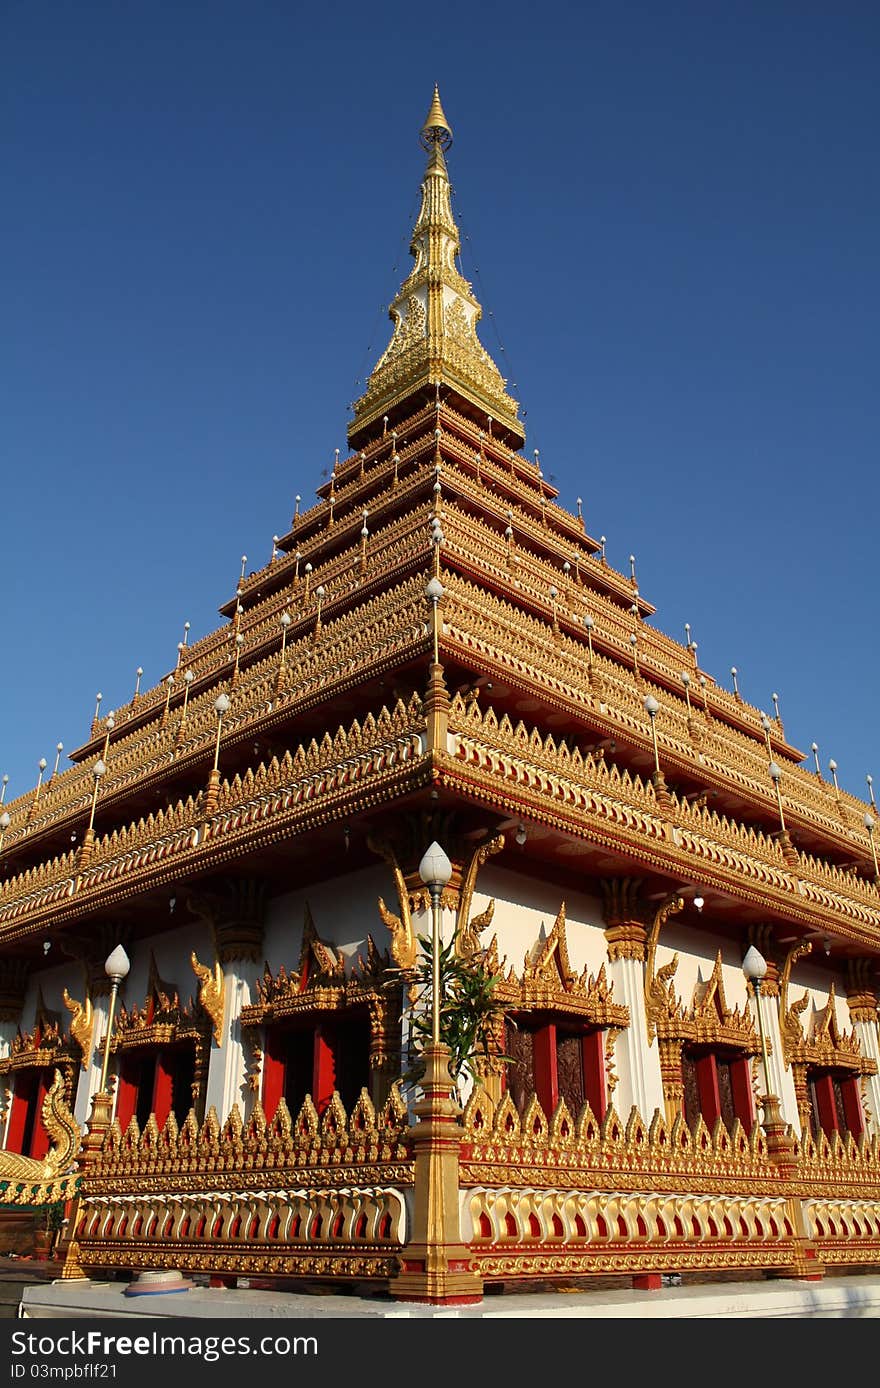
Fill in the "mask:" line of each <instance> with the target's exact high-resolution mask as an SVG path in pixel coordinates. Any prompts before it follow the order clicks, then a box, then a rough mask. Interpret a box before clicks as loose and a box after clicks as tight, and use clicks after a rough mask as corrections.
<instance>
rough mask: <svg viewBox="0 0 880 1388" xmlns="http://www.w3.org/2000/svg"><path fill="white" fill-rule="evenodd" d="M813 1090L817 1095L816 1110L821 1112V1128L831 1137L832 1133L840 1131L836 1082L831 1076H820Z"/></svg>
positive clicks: (814, 1082)
mask: <svg viewBox="0 0 880 1388" xmlns="http://www.w3.org/2000/svg"><path fill="white" fill-rule="evenodd" d="M813 1089H814V1091H815V1094H816V1108H817V1109H818V1112H819V1127H820V1128H821V1129H822V1131H823V1133H827V1135H828V1137H831V1135H832V1133H836V1132H839V1131H840V1125H839V1123H838V1121H837V1105H836V1103H835V1102H834V1082H833V1080H832V1078H831V1076H830V1075H820V1076H819V1078H818V1079H814V1080H813Z"/></svg>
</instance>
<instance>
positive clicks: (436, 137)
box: [419, 82, 452, 150]
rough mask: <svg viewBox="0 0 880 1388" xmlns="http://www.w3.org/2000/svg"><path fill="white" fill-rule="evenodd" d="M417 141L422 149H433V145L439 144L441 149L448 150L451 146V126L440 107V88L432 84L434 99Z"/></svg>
mask: <svg viewBox="0 0 880 1388" xmlns="http://www.w3.org/2000/svg"><path fill="white" fill-rule="evenodd" d="M419 139H420V140H421V142H422V147H423V148H424V149H427V150H430V149H433V147H434V145H435V144H439V146H440V148H441V149H444V150H446V149H448V148H449V146H450V145H451V144H452V126H451V125H450V124H449V122H448V121H447V119H446V113H445V112H444V110H443V107H442V106H441V105H440V88H439V87H438V85H437V83H436V82H435V83H434V99H433V101H432V102H431V109H430V110H429V112H428V114H427V116H426V117H425V124H424V125H423V126H422V130H421V134H420V135H419Z"/></svg>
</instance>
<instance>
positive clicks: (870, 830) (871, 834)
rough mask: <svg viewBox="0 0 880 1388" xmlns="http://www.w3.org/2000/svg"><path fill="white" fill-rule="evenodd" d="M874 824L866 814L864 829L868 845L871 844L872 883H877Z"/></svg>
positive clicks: (871, 818)
mask: <svg viewBox="0 0 880 1388" xmlns="http://www.w3.org/2000/svg"><path fill="white" fill-rule="evenodd" d="M875 822H876V821H875V819H874V816H873V815H870V814H866V815H865V828H866V829H867V831H868V838H869V840H870V843H871V857H872V858H873V859H874V881H875V882H877V881H878V880H880V869H878V867H877V849H876V848H875V846H874V825H875Z"/></svg>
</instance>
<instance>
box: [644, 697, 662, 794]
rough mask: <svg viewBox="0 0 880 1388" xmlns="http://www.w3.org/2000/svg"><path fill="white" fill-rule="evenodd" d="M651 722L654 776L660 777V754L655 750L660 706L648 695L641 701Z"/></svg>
mask: <svg viewBox="0 0 880 1388" xmlns="http://www.w3.org/2000/svg"><path fill="white" fill-rule="evenodd" d="M642 702H643V703H644V706H645V709H646V710H647V714H648V717H649V718H650V720H651V739H652V741H653V743H654V775H655V776H659V775H660V753H659V752H658V750H657V724H656V718H657V714H658V713H659V711H660V705H659V703H658V702H657V700H656V699H655V698H654V695H653V694H648V695H646V697H645V698H644V700H643V701H642Z"/></svg>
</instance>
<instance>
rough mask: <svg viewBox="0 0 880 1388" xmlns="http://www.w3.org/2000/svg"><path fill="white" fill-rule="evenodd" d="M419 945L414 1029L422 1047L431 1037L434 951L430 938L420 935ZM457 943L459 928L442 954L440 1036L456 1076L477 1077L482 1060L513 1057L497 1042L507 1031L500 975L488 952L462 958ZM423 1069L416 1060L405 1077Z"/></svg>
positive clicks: (440, 955) (501, 1059) (416, 1074)
mask: <svg viewBox="0 0 880 1388" xmlns="http://www.w3.org/2000/svg"><path fill="white" fill-rule="evenodd" d="M419 944H420V945H421V949H422V952H421V955H420V956H419V962H418V965H417V967H416V978H415V986H416V990H417V991H416V996H415V1000H414V1006H413V1019H412V1027H413V1032H414V1033H415V1035H416V1037H417V1038H418V1039H419V1042H420V1046H419V1049H420V1050H424V1048H425V1046H426V1045H428V1044H429V1043H430V1040H431V1036H432V1014H431V1001H432V993H433V962H434V951H433V946H432V942H431V940H430V939H429V938H428V937H427V936H424V935H420V936H419ZM457 945H458V931H456V932H455V934H454V935H453V937H452V939H451V940H449V941H448V942H447V943H446V944H445V945H442V946H441V949H440V954H439V967H440V1026H439V1031H440V1040H441V1042H442V1043H443V1044H444V1045H446V1046H448V1047H449V1050H450V1053H451V1058H450V1062H449V1072H450V1074H451V1075H452V1077H453V1079H458V1077H459V1076H460V1075H467V1076H469V1077H470V1078H471V1079H474V1080H476V1079H477V1078H478V1074H477V1067H476V1062H477V1061H478V1060H481V1059H483V1060H491V1061H494V1062H496V1063H497V1062H501V1063H503V1064H507V1063H508V1062H509V1061H510V1057H509V1056H506V1055H504V1054H503V1053H502V1051H501V1048H500V1046H499V1044H498V1036H499V1033H501V1034H502V1035H503V1025H502V1024H503V1019H504V1007H503V1004H502V1003H501V1002H500V1001H499V1000H498V998H497V997H496V995H495V993H496V985H497V983H498V978H499V975H498V974H496V973H493V972H491V970H490V969H489V968H487V966H486V955H485V953H484V952H483V951H479V952H477V953H474V954H470V955H465V956H461V955H459V954H458V953H457ZM422 1068H423V1066H422V1064H421V1063H419V1062H417V1063H416V1065H415V1066H414V1067H413V1069H412V1070H411V1071H410V1072H409V1073H408V1074H407V1075H405V1076H404V1079H415V1078H417V1077H418V1076H419V1075H421V1073H422Z"/></svg>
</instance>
